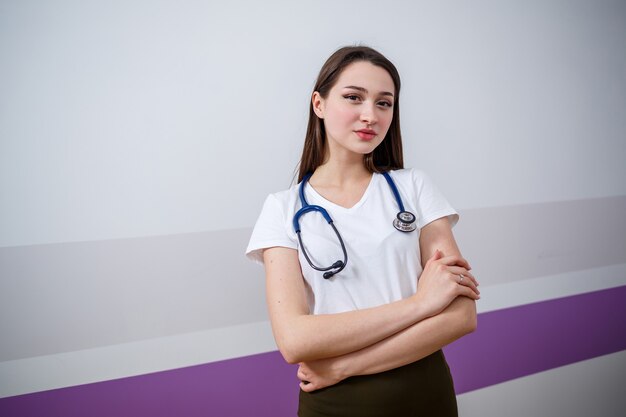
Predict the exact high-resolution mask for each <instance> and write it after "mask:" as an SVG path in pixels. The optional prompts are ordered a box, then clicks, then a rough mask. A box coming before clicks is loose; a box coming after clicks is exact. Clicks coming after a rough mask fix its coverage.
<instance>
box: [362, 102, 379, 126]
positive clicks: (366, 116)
mask: <svg viewBox="0 0 626 417" xmlns="http://www.w3.org/2000/svg"><path fill="white" fill-rule="evenodd" d="M361 121H362V122H365V123H367V124H370V125H372V124H374V123H376V122H377V121H378V119H377V118H376V111H375V109H374V106H373V105H368V104H366V105H364V106H363V107H362V111H361Z"/></svg>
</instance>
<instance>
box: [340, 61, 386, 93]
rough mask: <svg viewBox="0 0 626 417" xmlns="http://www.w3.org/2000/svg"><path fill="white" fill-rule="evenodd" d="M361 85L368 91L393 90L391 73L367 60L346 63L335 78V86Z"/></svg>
mask: <svg viewBox="0 0 626 417" xmlns="http://www.w3.org/2000/svg"><path fill="white" fill-rule="evenodd" d="M351 86H356V87H363V88H365V89H367V90H368V92H372V93H379V92H381V91H390V92H393V91H394V90H395V88H394V83H393V79H392V78H391V75H389V73H388V72H387V70H385V69H384V68H382V67H379V66H377V65H374V64H372V63H370V62H367V61H359V62H354V63H352V64H350V65H348V66H347V67H346V68H344V70H343V71H342V73H341V74H340V75H339V78H338V79H337V83H336V84H335V87H336V88H345V87H351Z"/></svg>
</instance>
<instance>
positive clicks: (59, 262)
mask: <svg viewBox="0 0 626 417" xmlns="http://www.w3.org/2000/svg"><path fill="white" fill-rule="evenodd" d="M249 235H250V229H235V230H229V231H217V232H209V233H189V234H182V235H171V236H157V237H145V238H135V239H120V240H107V241H98V242H76V243H62V244H50V245H37V246H23V247H14V248H3V249H0V276H1V277H2V280H1V281H0V334H2V335H3V342H2V343H1V344H0V361H6V360H12V359H19V358H26V357H31V356H39V355H44V354H53V353H60V352H66V351H73V350H79V349H88V348H93V347H99V346H106V345H111V344H118V343H125V342H133V341H139V340H144V339H150V338H154V337H163V336H169V335H174V334H179V333H190V332H195V331H203V330H207V329H211V328H219V327H226V326H232V325H238V324H245V323H252V322H259V321H264V320H267V313H266V308H265V296H264V291H265V289H264V281H263V279H262V278H263V270H262V268H259V267H258V266H256V265H254V264H252V263H251V262H249V261H247V260H246V259H245V257H244V256H243V253H244V250H245V247H246V243H247V240H248V237H249Z"/></svg>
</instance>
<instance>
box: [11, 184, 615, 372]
mask: <svg viewBox="0 0 626 417" xmlns="http://www.w3.org/2000/svg"><path fill="white" fill-rule="evenodd" d="M624 213H626V196H620V197H610V198H601V199H592V200H579V201H567V202H553V203H545V204H533V205H521V206H511V207H499V208H485V209H475V210H466V211H462V212H461V221H460V222H459V224H458V226H457V227H456V228H455V234H456V235H457V238H458V241H459V244H460V247H461V248H462V251H463V253H464V255H465V256H466V258H467V259H468V260H470V262H471V264H472V266H473V268H474V272H475V274H476V275H477V276H478V278H479V279H480V281H481V285H482V286H483V288H484V287H485V286H491V285H497V284H502V283H506V282H512V281H518V280H525V279H528V278H535V277H540V276H545V275H553V274H558V273H563V272H568V271H576V270H581V269H590V268H594V267H599V266H603V265H611V264H618V263H626V249H625V248H626V222H624V221H623V219H622V216H623V214H624ZM250 232H251V230H250V229H249V228H246V229H234V230H228V231H213V232H203V233H189V234H180V235H169V236H157V237H144V238H134V239H119V240H107V241H98V242H76V243H62V244H50V245H35V246H23V247H12V248H11V247H10V248H1V249H0V277H2V279H1V280H0V334H2V335H3V343H2V344H1V345H0V361H8V360H15V359H20V358H28V357H33V356H39V355H50V354H55V353H61V352H68V351H75V350H79V349H89V348H96V347H101V346H107V345H112V344H119V343H128V342H134V341H140V340H146V339H151V338H157V337H166V336H171V335H175V334H181V333H190V332H196V331H205V330H208V329H212V328H220V327H228V326H234V325H239V324H246V323H253V322H259V321H264V320H267V313H266V309H265V297H264V286H263V270H262V268H260V267H258V266H256V265H254V264H252V263H251V262H249V261H247V260H246V259H245V257H244V256H243V252H244V250H245V247H246V244H247V241H248V237H249V235H250Z"/></svg>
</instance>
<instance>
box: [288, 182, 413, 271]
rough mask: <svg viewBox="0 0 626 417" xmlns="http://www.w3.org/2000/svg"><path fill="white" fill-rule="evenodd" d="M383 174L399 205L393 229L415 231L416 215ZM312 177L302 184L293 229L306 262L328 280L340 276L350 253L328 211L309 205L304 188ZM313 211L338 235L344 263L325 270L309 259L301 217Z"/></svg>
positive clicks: (335, 264) (334, 264)
mask: <svg viewBox="0 0 626 417" xmlns="http://www.w3.org/2000/svg"><path fill="white" fill-rule="evenodd" d="M382 174H383V176H384V177H385V179H386V180H387V184H389V188H391V191H392V192H393V196H394V197H395V199H396V202H397V203H398V208H399V209H400V211H399V212H398V214H397V215H396V218H395V219H393V222H392V224H393V227H395V228H396V229H398V230H399V231H401V232H412V231H414V230H415V229H416V228H417V225H416V224H415V215H414V214H413V213H411V212H410V211H406V210H405V209H404V204H402V198H401V197H400V193H399V192H398V188H397V187H396V184H395V183H394V182H393V180H392V179H391V176H390V175H389V173H388V172H383V173H382ZM311 175H313V174H312V173H308V174H306V175H305V176H304V177H303V178H302V182H301V183H300V190H299V194H300V202H301V203H302V208H300V210H298V211H297V212H296V214H294V216H293V228H294V229H295V231H296V234H297V235H298V241H299V242H300V247H301V248H302V253H303V254H304V257H305V258H306V261H307V262H308V263H309V265H311V268H313V269H315V270H317V271H323V272H324V275H323V276H324V278H325V279H328V278H330V277H332V276H333V275H335V274H338V273H339V272H341V271H342V270H343V269H344V268H345V267H346V264H347V263H348V253H347V252H346V245H345V244H344V243H343V239H342V238H341V235H340V234H339V231H338V230H337V228H336V227H335V224H334V223H333V219H332V218H331V217H330V214H328V212H327V211H326V209H325V208H324V207H321V206H316V205H313V204H309V203H308V202H307V201H306V197H305V196H304V186H305V185H306V183H307V182H308V181H309V178H311ZM311 211H317V212H319V213H320V214H321V215H322V216H324V219H325V220H326V221H327V222H328V224H329V225H330V226H331V227H332V228H333V230H334V232H335V234H336V235H337V239H339V244H340V245H341V250H342V251H343V261H337V262H335V263H333V264H332V265H331V266H327V267H325V268H323V267H319V266H316V265H314V264H313V262H312V261H311V258H309V254H308V253H307V252H306V249H305V247H304V244H303V243H302V232H301V230H300V217H302V216H303V215H304V214H306V213H308V212H311Z"/></svg>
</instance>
